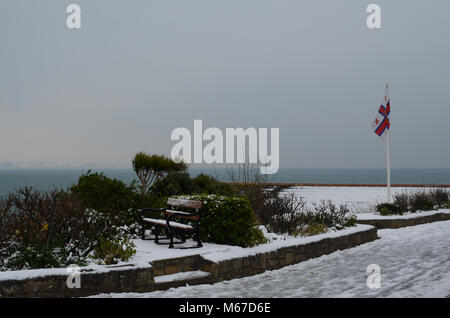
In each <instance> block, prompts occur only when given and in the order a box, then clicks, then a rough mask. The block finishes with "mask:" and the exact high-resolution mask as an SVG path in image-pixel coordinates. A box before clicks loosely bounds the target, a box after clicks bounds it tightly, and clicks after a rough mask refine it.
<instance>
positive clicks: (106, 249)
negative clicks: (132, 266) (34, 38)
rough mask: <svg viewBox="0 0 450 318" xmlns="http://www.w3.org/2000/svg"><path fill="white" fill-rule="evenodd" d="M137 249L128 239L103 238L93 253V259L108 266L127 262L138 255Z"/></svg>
mask: <svg viewBox="0 0 450 318" xmlns="http://www.w3.org/2000/svg"><path fill="white" fill-rule="evenodd" d="M135 247H136V246H135V245H134V243H133V242H132V241H131V240H130V239H129V238H128V237H122V238H115V239H113V240H108V239H104V238H101V239H100V241H99V244H98V245H97V247H96V248H95V250H94V252H93V254H94V255H93V258H95V259H98V260H99V262H100V263H103V264H106V265H111V264H117V263H118V262H119V261H123V262H125V261H127V260H129V259H130V258H131V257H132V256H133V255H134V254H135V253H136V249H135Z"/></svg>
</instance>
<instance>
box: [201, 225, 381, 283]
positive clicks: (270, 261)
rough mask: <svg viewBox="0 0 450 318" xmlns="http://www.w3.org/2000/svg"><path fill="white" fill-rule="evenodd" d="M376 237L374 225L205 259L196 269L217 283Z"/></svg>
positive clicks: (293, 262) (317, 255)
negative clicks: (229, 256)
mask: <svg viewBox="0 0 450 318" xmlns="http://www.w3.org/2000/svg"><path fill="white" fill-rule="evenodd" d="M377 238H378V235H377V230H376V228H371V229H368V230H365V231H361V232H356V233H352V234H349V235H346V236H341V237H335V238H324V239H322V240H320V241H317V242H311V243H308V244H302V245H296V246H290V247H283V248H280V249H278V250H276V251H271V252H267V253H260V254H256V255H253V256H247V257H241V258H234V259H227V260H223V261H220V262H218V263H214V262H211V261H206V260H205V262H203V263H202V264H200V269H201V270H203V271H207V272H211V273H212V274H213V275H214V276H215V277H216V281H217V282H219V281H223V280H228V279H233V278H241V277H245V276H251V275H256V274H260V273H263V272H264V271H266V270H274V269H279V268H281V267H284V266H287V265H293V264H297V263H300V262H303V261H306V260H308V259H311V258H315V257H319V256H322V255H325V254H330V253H333V252H335V251H337V250H344V249H347V248H352V247H355V246H357V245H360V244H364V243H368V242H371V241H374V240H376V239H377Z"/></svg>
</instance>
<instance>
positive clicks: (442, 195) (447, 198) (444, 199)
mask: <svg viewBox="0 0 450 318" xmlns="http://www.w3.org/2000/svg"><path fill="white" fill-rule="evenodd" d="M430 195H431V199H432V200H433V203H434V204H435V205H437V206H445V205H446V204H447V203H450V195H449V193H448V191H447V190H444V189H433V190H431V191H430Z"/></svg>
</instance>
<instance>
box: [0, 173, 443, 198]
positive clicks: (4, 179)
mask: <svg viewBox="0 0 450 318" xmlns="http://www.w3.org/2000/svg"><path fill="white" fill-rule="evenodd" d="M87 171H88V169H86V168H70V169H63V168H59V169H52V168H47V169H18V168H15V169H0V195H5V194H8V193H9V192H11V191H14V189H17V188H19V187H23V186H30V187H33V188H36V189H41V190H48V189H51V188H55V187H57V188H67V187H69V186H71V185H72V184H74V183H75V182H76V181H77V180H78V177H79V176H80V175H81V174H83V173H86V172H87ZM92 171H98V172H104V173H105V175H107V176H108V177H111V178H117V179H119V180H122V181H124V182H125V183H128V184H129V183H130V182H132V181H133V180H134V179H136V175H135V173H134V171H133V170H132V169H131V167H130V168H129V169H101V168H97V167H95V168H93V169H92ZM189 172H190V173H191V175H193V176H195V175H197V174H199V173H202V172H203V173H206V174H209V175H212V176H214V177H216V178H217V179H220V180H222V181H230V176H229V175H228V173H227V170H226V169H224V168H217V169H210V168H208V169H200V168H190V169H189ZM267 182H271V183H279V184H285V185H295V184H298V185H321V186H324V185H333V186H338V185H348V186H358V185H370V186H376V185H384V184H385V183H386V170H385V169H317V168H315V169H305V168H301V169H295V168H284V169H283V168H282V169H280V171H279V172H278V173H277V174H276V175H270V176H269V177H268V179H267ZM392 183H393V186H396V185H401V186H408V185H410V186H421V185H449V184H450V168H425V169H412V168H407V169H395V168H394V169H392Z"/></svg>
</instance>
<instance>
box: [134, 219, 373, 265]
mask: <svg viewBox="0 0 450 318" xmlns="http://www.w3.org/2000/svg"><path fill="white" fill-rule="evenodd" d="M371 228H373V227H372V226H371V225H363V224H359V225H357V226H354V227H351V228H347V229H344V230H341V231H336V232H334V231H331V232H327V233H324V234H320V235H314V236H309V237H292V236H281V235H277V236H270V237H271V238H272V239H271V241H270V242H268V243H266V244H261V245H258V246H254V247H251V248H243V247H239V246H230V245H219V244H211V243H203V247H202V248H199V249H198V248H197V249H196V248H194V249H177V248H174V249H169V248H168V246H167V245H156V244H155V243H154V241H150V240H145V241H142V240H134V243H135V245H136V255H134V257H133V258H132V262H137V263H142V262H145V261H146V262H151V261H155V260H161V259H167V258H176V257H182V256H188V255H197V254H200V255H201V256H202V257H204V258H205V259H207V260H210V261H213V262H218V261H221V260H225V259H233V258H239V257H245V256H249V255H256V254H258V253H266V252H271V251H275V250H277V249H279V248H282V247H289V246H295V245H301V244H307V243H311V242H317V241H320V240H322V239H324V238H332V237H339V236H344V235H348V234H351V233H356V232H360V231H366V230H368V229H371ZM195 244H196V243H195V242H194V241H192V240H188V241H187V242H186V243H184V244H182V245H177V247H183V246H193V245H195Z"/></svg>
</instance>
